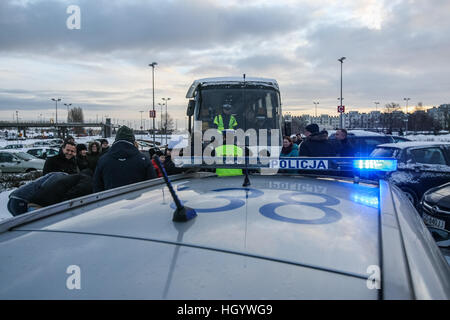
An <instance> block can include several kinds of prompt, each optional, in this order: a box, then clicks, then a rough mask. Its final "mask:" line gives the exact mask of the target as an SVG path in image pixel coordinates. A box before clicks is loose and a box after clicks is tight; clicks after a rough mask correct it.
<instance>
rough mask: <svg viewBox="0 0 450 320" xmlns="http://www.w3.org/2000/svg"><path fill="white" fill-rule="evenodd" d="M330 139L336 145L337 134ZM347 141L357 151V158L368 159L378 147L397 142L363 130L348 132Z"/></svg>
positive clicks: (382, 135) (390, 137) (385, 136)
mask: <svg viewBox="0 0 450 320" xmlns="http://www.w3.org/2000/svg"><path fill="white" fill-rule="evenodd" d="M328 139H329V140H330V142H332V143H335V142H336V135H335V133H333V134H331V135H330V136H329V138H328ZM347 139H348V141H349V142H350V144H351V145H352V147H353V150H354V151H355V157H367V156H369V155H370V153H371V152H372V151H373V150H374V149H375V148H376V147H377V146H378V145H380V144H384V143H394V142H395V141H394V138H392V136H387V135H384V134H379V133H375V132H368V131H362V130H353V131H348V133H347Z"/></svg>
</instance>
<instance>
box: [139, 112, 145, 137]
mask: <svg viewBox="0 0 450 320" xmlns="http://www.w3.org/2000/svg"><path fill="white" fill-rule="evenodd" d="M139 112H140V113H141V139H142V114H143V113H144V111H139Z"/></svg>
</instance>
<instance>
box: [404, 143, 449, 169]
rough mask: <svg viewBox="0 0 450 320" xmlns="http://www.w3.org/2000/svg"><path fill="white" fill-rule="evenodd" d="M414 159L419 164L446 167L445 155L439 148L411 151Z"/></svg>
mask: <svg viewBox="0 0 450 320" xmlns="http://www.w3.org/2000/svg"><path fill="white" fill-rule="evenodd" d="M410 152H411V154H412V156H413V159H414V161H415V162H418V163H425V164H442V165H446V164H447V163H446V161H445V157H444V154H443V153H442V150H441V149H440V148H438V147H433V148H420V149H412V150H410Z"/></svg>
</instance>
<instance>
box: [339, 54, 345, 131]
mask: <svg viewBox="0 0 450 320" xmlns="http://www.w3.org/2000/svg"><path fill="white" fill-rule="evenodd" d="M345 59H346V58H345V57H342V58H340V59H338V61H339V62H340V63H341V108H342V65H343V64H344V60H345ZM340 114H341V115H340V117H339V123H340V127H341V128H343V125H342V112H341V113H340Z"/></svg>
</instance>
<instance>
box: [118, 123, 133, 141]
mask: <svg viewBox="0 0 450 320" xmlns="http://www.w3.org/2000/svg"><path fill="white" fill-rule="evenodd" d="M119 140H125V141H129V142H131V143H134V141H136V138H135V137H134V132H133V129H131V128H128V127H127V126H121V127H120V128H119V130H117V134H116V140H115V141H114V142H116V141H119Z"/></svg>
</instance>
